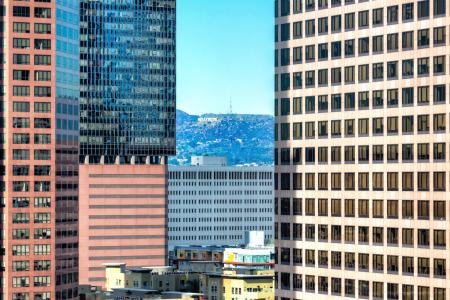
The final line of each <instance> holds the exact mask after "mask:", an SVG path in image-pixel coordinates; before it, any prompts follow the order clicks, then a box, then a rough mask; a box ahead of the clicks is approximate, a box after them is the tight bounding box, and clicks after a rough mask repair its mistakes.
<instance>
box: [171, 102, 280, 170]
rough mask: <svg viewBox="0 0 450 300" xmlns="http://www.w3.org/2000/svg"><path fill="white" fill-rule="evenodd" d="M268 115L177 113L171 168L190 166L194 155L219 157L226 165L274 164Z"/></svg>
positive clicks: (272, 118) (271, 118) (270, 117)
mask: <svg viewBox="0 0 450 300" xmlns="http://www.w3.org/2000/svg"><path fill="white" fill-rule="evenodd" d="M273 122H274V117H273V116H270V115H252V114H212V113H208V114H203V115H200V116H197V115H190V114H188V113H186V112H184V111H182V110H177V156H176V157H173V158H171V159H170V164H172V165H180V164H189V163H190V160H191V156H193V155H219V156H226V157H227V158H228V164H229V165H237V164H251V163H255V164H259V165H272V164H273V138H274V136H273Z"/></svg>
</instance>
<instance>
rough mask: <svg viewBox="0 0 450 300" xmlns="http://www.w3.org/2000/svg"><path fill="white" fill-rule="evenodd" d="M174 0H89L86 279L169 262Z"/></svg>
mask: <svg viewBox="0 0 450 300" xmlns="http://www.w3.org/2000/svg"><path fill="white" fill-rule="evenodd" d="M175 2H176V1H175V0H156V1H154V0H151V1H150V0H142V1H128V0H126V1H116V0H102V1H95V0H82V1H81V3H80V19H81V23H80V63H81V66H80V76H81V95H80V157H79V162H80V183H81V184H80V253H83V255H81V256H80V284H86V285H87V284H90V285H93V286H104V283H105V276H104V266H103V263H111V262H122V263H127V265H129V266H137V265H138V266H141V265H148V266H150V265H151V266H158V265H162V266H164V265H166V263H167V209H166V207H167V180H166V178H167V156H170V155H174V154H175V83H176V78H175V23H176V11H175V10H176V8H175Z"/></svg>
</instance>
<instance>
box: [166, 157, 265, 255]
mask: <svg viewBox="0 0 450 300" xmlns="http://www.w3.org/2000/svg"><path fill="white" fill-rule="evenodd" d="M192 162H193V165H192V166H170V167H169V205H168V208H169V213H168V217H169V225H168V227H169V247H170V248H173V247H174V246H181V245H239V244H243V243H244V242H245V231H250V230H259V231H264V232H265V240H266V241H267V242H270V241H271V240H272V239H273V167H271V166H227V165H226V160H225V159H224V158H223V157H208V158H205V157H193V158H192ZM194 164H195V165H194Z"/></svg>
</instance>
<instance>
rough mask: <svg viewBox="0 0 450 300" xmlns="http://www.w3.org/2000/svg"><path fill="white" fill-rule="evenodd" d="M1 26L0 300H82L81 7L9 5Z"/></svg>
mask: <svg viewBox="0 0 450 300" xmlns="http://www.w3.org/2000/svg"><path fill="white" fill-rule="evenodd" d="M1 19H2V20H1V21H2V27H3V30H2V33H1V35H2V47H1V50H0V52H1V56H2V60H1V62H0V63H1V65H2V66H1V69H2V70H1V72H2V76H1V85H2V93H1V95H0V97H1V105H2V109H1V112H2V113H1V117H2V126H1V127H2V129H1V134H2V150H1V173H2V174H1V176H2V181H1V193H2V205H1V213H2V216H3V220H2V232H3V234H2V241H1V247H2V249H1V255H2V266H3V269H2V274H1V277H2V278H1V279H2V285H1V286H0V293H1V295H0V298H1V299H46V300H49V299H63V298H64V299H75V298H77V297H78V289H77V286H78V266H77V263H78V241H77V230H78V218H77V217H78V211H77V209H78V202H77V201H78V191H77V190H78V178H77V176H78V148H77V146H78V94H79V75H78V65H79V63H78V28H79V20H78V5H77V3H75V2H73V1H68V0H61V1H2V14H1ZM62 45H64V47H62ZM72 67H73V68H72ZM62 121H64V123H65V125H66V126H61V124H62Z"/></svg>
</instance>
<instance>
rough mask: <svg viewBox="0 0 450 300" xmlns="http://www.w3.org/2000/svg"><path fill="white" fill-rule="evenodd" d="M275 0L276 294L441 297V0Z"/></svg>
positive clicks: (444, 15)
mask: <svg viewBox="0 0 450 300" xmlns="http://www.w3.org/2000/svg"><path fill="white" fill-rule="evenodd" d="M275 3H276V25H275V40H276V47H275V57H276V66H275V69H276V74H275V113H276V114H277V117H276V127H275V128H276V140H277V141H276V152H275V158H276V164H277V165H276V171H275V172H276V182H275V184H276V193H275V194H276V201H277V205H276V207H277V208H278V211H277V212H276V224H275V225H276V227H275V228H276V229H275V232H276V233H275V236H276V250H277V254H278V255H277V259H278V261H277V266H276V271H277V276H276V282H277V290H276V296H277V297H278V299H280V300H285V299H310V298H314V299H330V298H331V297H336V299H337V298H339V299H340V298H365V299H369V298H370V299H442V300H443V299H448V297H447V296H448V295H449V293H450V291H449V288H450V280H449V277H448V276H447V274H446V273H447V270H448V268H447V267H448V265H449V263H450V262H449V251H448V250H449V248H448V246H447V240H448V239H449V228H450V216H449V204H448V203H447V201H448V191H449V188H450V187H449V181H448V175H449V169H450V168H449V163H448V153H449V152H448V147H449V142H450V140H449V135H448V130H447V127H449V123H448V119H449V108H450V105H449V99H448V88H449V82H450V77H449V75H448V54H449V42H448V30H449V23H450V18H449V8H448V6H447V3H448V1H444V0H432V1H412V0H401V1H397V0H395V1H362V0H359V1H357V0H332V1H326V0H305V1H301V0H278V1H275Z"/></svg>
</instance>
